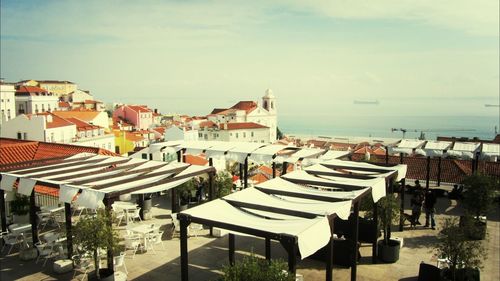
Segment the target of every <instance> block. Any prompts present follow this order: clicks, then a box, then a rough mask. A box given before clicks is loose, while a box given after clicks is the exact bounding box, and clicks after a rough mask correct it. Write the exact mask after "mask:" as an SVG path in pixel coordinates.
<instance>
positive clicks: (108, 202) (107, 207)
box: [104, 198, 115, 273]
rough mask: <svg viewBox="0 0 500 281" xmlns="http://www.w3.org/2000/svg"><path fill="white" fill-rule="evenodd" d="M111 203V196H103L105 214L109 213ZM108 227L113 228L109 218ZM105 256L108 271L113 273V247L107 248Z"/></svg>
mask: <svg viewBox="0 0 500 281" xmlns="http://www.w3.org/2000/svg"><path fill="white" fill-rule="evenodd" d="M112 204H113V200H112V199H111V198H104V206H105V211H106V213H107V215H111V210H112V207H111V205H112ZM108 223H109V227H110V228H113V220H111V219H110V220H109V222H108ZM106 256H107V257H108V271H111V273H113V272H114V271H115V270H114V264H113V260H114V259H113V247H112V246H111V247H108V249H107V254H106Z"/></svg>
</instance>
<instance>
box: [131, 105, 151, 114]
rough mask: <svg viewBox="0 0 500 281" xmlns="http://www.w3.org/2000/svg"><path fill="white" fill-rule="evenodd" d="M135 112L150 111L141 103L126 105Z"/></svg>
mask: <svg viewBox="0 0 500 281" xmlns="http://www.w3.org/2000/svg"><path fill="white" fill-rule="evenodd" d="M126 106H127V107H128V108H130V109H132V110H133V111H135V112H152V111H151V110H150V109H149V108H147V107H146V106H143V105H126Z"/></svg>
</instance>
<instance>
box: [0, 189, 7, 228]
mask: <svg viewBox="0 0 500 281" xmlns="http://www.w3.org/2000/svg"><path fill="white" fill-rule="evenodd" d="M4 196H5V192H4V191H3V189H0V217H1V218H0V220H1V221H2V232H5V231H7V215H6V214H5V197H4Z"/></svg>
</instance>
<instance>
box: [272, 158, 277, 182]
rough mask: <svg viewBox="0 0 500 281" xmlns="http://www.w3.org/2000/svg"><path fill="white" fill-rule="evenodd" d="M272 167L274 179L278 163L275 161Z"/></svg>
mask: <svg viewBox="0 0 500 281" xmlns="http://www.w3.org/2000/svg"><path fill="white" fill-rule="evenodd" d="M272 168H273V179H274V178H275V177H276V163H275V162H273V164H272Z"/></svg>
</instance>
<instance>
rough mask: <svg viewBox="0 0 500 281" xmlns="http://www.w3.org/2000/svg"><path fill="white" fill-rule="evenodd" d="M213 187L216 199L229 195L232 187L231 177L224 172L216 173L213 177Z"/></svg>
mask: <svg viewBox="0 0 500 281" xmlns="http://www.w3.org/2000/svg"><path fill="white" fill-rule="evenodd" d="M215 187H216V190H215V197H216V198H221V197H224V196H226V195H229V194H231V189H232V187H233V180H232V178H231V175H230V174H229V173H228V172H226V171H221V172H218V173H217V175H216V176H215Z"/></svg>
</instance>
